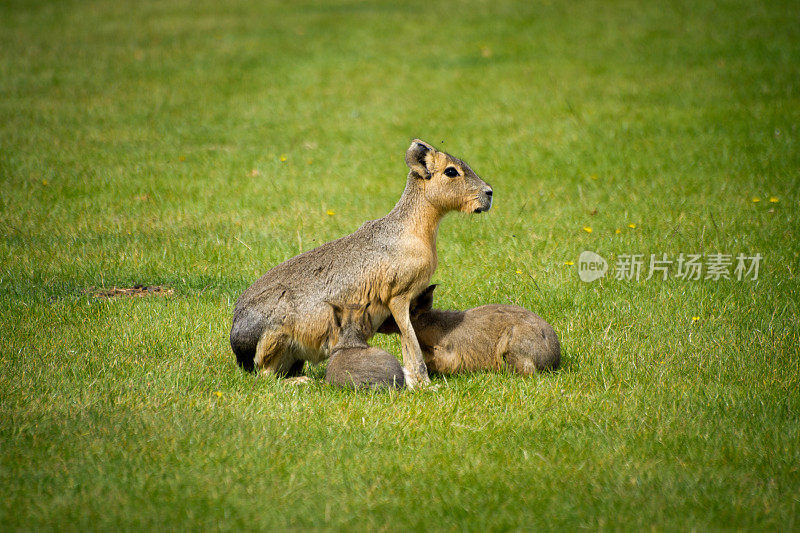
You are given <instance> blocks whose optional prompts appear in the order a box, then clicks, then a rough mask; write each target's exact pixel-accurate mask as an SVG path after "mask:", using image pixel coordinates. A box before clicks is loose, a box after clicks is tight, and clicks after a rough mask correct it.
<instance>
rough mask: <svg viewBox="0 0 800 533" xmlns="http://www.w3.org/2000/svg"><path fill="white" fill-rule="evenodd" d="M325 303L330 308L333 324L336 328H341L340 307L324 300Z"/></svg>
mask: <svg viewBox="0 0 800 533" xmlns="http://www.w3.org/2000/svg"><path fill="white" fill-rule="evenodd" d="M325 303H326V304H328V306H329V307H330V308H331V311H332V313H333V324H334V325H335V326H336V327H337V328H341V327H342V306H341V305H339V304H338V303H336V302H330V301H328V300H325Z"/></svg>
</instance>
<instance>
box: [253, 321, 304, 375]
mask: <svg viewBox="0 0 800 533" xmlns="http://www.w3.org/2000/svg"><path fill="white" fill-rule="evenodd" d="M288 347H289V341H288V339H287V337H286V335H284V334H283V333H280V332H267V333H264V335H263V336H262V337H261V339H260V340H259V341H258V346H257V347H256V355H255V358H254V362H255V368H256V369H258V371H259V372H260V373H261V374H275V375H276V376H285V375H286V374H287V373H289V372H290V371H292V370H295V371H296V370H297V369H296V363H298V361H296V360H295V358H294V356H293V354H292V353H291V350H288V349H287V348H288ZM299 363H300V364H301V366H300V370H302V363H303V361H299Z"/></svg>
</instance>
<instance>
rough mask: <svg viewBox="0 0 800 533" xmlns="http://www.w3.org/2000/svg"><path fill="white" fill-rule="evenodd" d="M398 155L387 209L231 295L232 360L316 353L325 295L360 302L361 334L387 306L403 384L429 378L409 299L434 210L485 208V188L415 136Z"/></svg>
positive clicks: (258, 364) (428, 257) (427, 255)
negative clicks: (400, 184) (402, 169)
mask: <svg viewBox="0 0 800 533" xmlns="http://www.w3.org/2000/svg"><path fill="white" fill-rule="evenodd" d="M406 164H407V165H408V168H409V169H410V172H409V173H408V178H407V180H406V187H405V190H404V191H403V194H402V196H401V197H400V200H399V201H398V202H397V205H395V206H394V208H393V209H392V210H391V211H390V212H389V214H387V215H386V216H384V217H383V218H379V219H377V220H371V221H368V222H365V223H364V224H363V225H362V226H361V227H360V228H358V229H357V230H356V231H355V232H354V233H352V234H350V235H347V236H345V237H342V238H340V239H337V240H335V241H331V242H328V243H325V244H323V245H322V246H320V247H318V248H315V249H313V250H309V251H307V252H305V253H302V254H300V255H298V256H295V257H293V258H291V259H289V260H287V261H285V262H283V263H281V264H279V265H277V266H275V267H273V268H272V269H271V270H270V271H268V272H267V273H266V274H264V275H263V276H262V277H261V278H260V279H258V280H257V281H256V282H255V283H253V285H251V286H250V287H249V288H248V289H247V290H246V291H245V292H244V293H243V294H242V295H241V296H240V297H239V300H238V301H237V302H236V307H235V309H234V312H233V327H232V328H231V336H230V340H231V347H232V348H233V352H234V353H235V354H236V359H237V360H238V362H239V364H240V365H241V366H242V367H244V368H246V369H248V370H253V369H257V370H260V371H262V372H269V373H275V374H278V375H282V376H292V375H298V374H299V373H300V372H301V371H302V368H303V363H304V361H311V362H312V363H318V362H320V361H322V360H324V359H326V358H327V357H328V356H329V354H330V349H331V348H332V347H333V345H334V344H335V343H336V338H335V337H336V333H335V331H336V328H335V327H333V326H332V324H333V317H332V311H331V306H330V305H328V304H327V303H326V302H331V301H335V302H342V303H345V304H350V305H362V306H365V307H366V309H368V312H369V319H370V321H371V323H372V330H371V332H370V335H372V334H374V333H375V330H376V329H377V327H378V326H379V325H380V324H381V323H383V321H384V320H385V319H386V318H388V317H389V315H390V314H391V316H392V317H393V318H394V320H395V322H396V324H397V328H398V330H399V332H400V343H401V350H402V354H403V365H404V367H405V371H406V386H408V387H409V388H414V387H417V386H421V385H426V384H428V383H429V382H430V380H429V378H428V372H427V368H426V367H425V361H424V360H423V357H422V352H421V351H420V346H419V343H418V341H417V336H416V335H415V334H414V329H413V327H412V325H411V319H410V317H409V304H410V303H411V301H412V300H413V299H414V298H415V297H416V296H417V295H418V294H420V293H421V292H422V291H423V290H424V289H425V288H426V287H427V286H428V283H429V282H430V279H431V276H432V275H433V272H434V271H435V270H436V264H437V256H436V234H437V232H438V229H439V222H440V221H441V219H442V217H444V216H445V215H446V214H447V213H448V212H450V211H463V212H467V213H481V212H483V211H488V210H489V208H490V207H491V205H492V188H491V187H490V186H489V185H488V184H487V183H486V182H484V181H483V180H482V179H481V178H479V177H478V175H477V174H475V172H473V171H472V169H471V168H470V167H469V166H468V165H467V164H466V163H464V162H463V161H461V160H460V159H457V158H455V157H453V156H451V155H449V154H446V153H445V152H441V151H438V150H436V149H435V148H434V147H433V146H431V145H430V144H428V143H425V142H423V141H420V140H414V141H413V142H412V143H411V146H410V147H409V149H408V151H407V152H406ZM367 304H369V305H368V306H367Z"/></svg>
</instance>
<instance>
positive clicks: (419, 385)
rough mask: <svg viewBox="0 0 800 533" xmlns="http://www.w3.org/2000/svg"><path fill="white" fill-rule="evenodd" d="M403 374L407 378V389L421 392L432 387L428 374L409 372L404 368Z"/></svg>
mask: <svg viewBox="0 0 800 533" xmlns="http://www.w3.org/2000/svg"><path fill="white" fill-rule="evenodd" d="M403 374H405V378H406V387H407V388H409V389H411V390H420V389H424V388H427V387H430V386H431V378H429V377H428V375H427V374H419V373H413V372H409V371H408V370H407V369H406V368H403Z"/></svg>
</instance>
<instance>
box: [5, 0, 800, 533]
mask: <svg viewBox="0 0 800 533" xmlns="http://www.w3.org/2000/svg"><path fill="white" fill-rule="evenodd" d="M799 124H800V10H798V8H797V4H796V2H792V1H786V2H777V1H776V2H748V1H725V2H705V1H701V2H696V1H692V2H690V1H676V2H671V3H668V4H663V3H647V2H641V3H640V2H627V1H615V2H610V3H609V2H590V1H578V2H555V1H552V2H551V1H542V2H510V1H505V0H494V1H492V2H484V1H478V0H475V1H472V2H467V1H465V2H459V3H432V2H416V1H410V2H404V3H402V4H401V3H395V2H388V1H387V2H380V1H363V2H358V1H331V2H324V3H322V2H319V3H318V2H286V3H278V2H261V1H249V0H242V1H236V2H230V3H219V2H207V1H188V0H176V1H169V2H164V1H141V2H110V1H104V0H103V1H101V0H88V1H76V0H75V1H73V0H65V1H58V2H56V1H51V2H48V1H43V0H42V1H39V0H35V1H29V0H5V1H4V2H2V3H0V180H1V181H0V231H1V232H2V241H0V310H1V314H2V318H0V320H1V321H2V322H1V323H0V324H1V325H2V331H3V334H2V339H3V342H2V348H0V486H2V487H3V498H2V499H0V529H2V530H56V529H57V530H85V529H90V530H112V529H118V528H122V529H125V530H143V529H153V528H156V529H157V530H162V529H196V530H241V529H279V530H280V529H300V530H307V529H314V530H316V529H337V530H349V529H354V528H358V529H369V530H392V531H399V530H422V529H431V530H487V529H488V530H507V529H514V530H516V529H551V528H552V529H562V530H575V529H579V528H588V529H623V530H640V529H649V528H651V527H652V528H655V529H657V530H676V529H697V530H706V529H748V530H762V529H770V530H791V529H798V528H800V422H799V421H798V415H800V394H798V386H799V385H800V356H799V355H798V345H800V326H799V325H798V319H799V318H800V312H799V311H798V302H800V281H799V280H798V270H800V259H798V256H799V254H800V231H798V223H800V216H798V212H799V211H800V185H799V184H800V148H798V142H799V141H800V131H799V130H798V125H799ZM413 137H420V138H422V139H425V140H427V141H428V142H430V143H432V144H435V145H436V146H440V147H442V148H443V149H445V150H447V151H449V152H452V153H453V154H454V155H457V156H460V157H463V158H464V159H465V160H466V161H468V162H469V163H470V164H471V165H472V167H473V168H474V169H475V170H476V171H477V172H478V173H479V174H480V175H481V176H482V177H483V178H485V179H486V180H487V181H489V182H490V183H491V184H492V186H493V187H494V191H495V206H494V208H493V209H492V211H490V212H489V213H487V214H485V215H475V216H469V215H450V216H449V217H448V218H447V219H445V221H444V222H443V224H442V227H441V228H440V232H439V259H440V261H439V269H438V270H437V273H436V275H435V277H434V281H435V282H437V283H440V284H441V286H440V288H439V289H438V290H437V297H438V302H437V305H438V306H440V307H445V308H457V309H466V308H468V307H471V306H475V305H480V304H483V303H514V304H517V305H523V306H525V307H527V308H529V309H531V310H533V311H535V312H537V313H538V314H540V315H541V316H543V317H544V318H545V319H547V320H548V321H550V322H551V323H552V324H553V326H554V328H555V330H556V331H557V332H558V334H559V336H560V338H561V341H562V347H563V367H562V369H561V370H560V371H559V372H556V373H553V374H547V375H540V376H536V377H533V378H522V377H519V376H516V375H512V374H508V373H500V374H495V373H479V374H473V375H464V376H458V377H447V378H446V379H445V378H442V377H437V378H434V382H435V383H436V384H438V385H439V387H438V388H437V389H436V390H434V391H421V392H407V391H404V392H400V393H392V394H380V393H354V392H347V391H342V390H336V389H333V388H330V387H328V386H326V385H325V384H323V383H322V382H321V381H318V382H317V383H315V384H312V385H309V386H306V387H297V386H289V385H286V384H284V383H282V382H281V381H276V380H272V379H263V378H261V379H259V378H256V377H254V376H252V375H249V374H246V373H244V372H242V371H240V370H239V369H238V367H237V366H236V365H235V363H234V358H233V355H232V353H231V351H230V348H229V346H228V338H227V336H228V330H229V327H230V320H231V313H232V309H233V303H234V302H235V300H236V298H237V297H238V295H239V294H240V293H241V292H242V291H243V290H244V289H245V288H246V287H247V286H249V285H250V284H251V283H252V282H253V281H254V280H255V279H256V278H257V277H258V276H260V275H261V274H263V273H264V272H265V271H266V270H268V269H269V268H270V267H272V266H274V265H275V264H277V263H279V262H281V261H283V260H284V259H287V258H289V257H291V256H293V255H295V254H297V253H299V252H301V251H304V250H308V249H310V248H312V247H314V246H315V245H317V244H319V243H322V242H325V241H327V240H330V239H333V238H336V237H338V236H341V235H344V234H346V233H348V232H350V231H353V230H354V229H355V228H357V227H358V226H359V225H360V224H361V223H362V222H363V221H365V220H368V219H373V218H377V217H379V216H382V215H383V214H385V213H386V212H387V211H388V210H389V209H391V207H392V206H393V205H394V202H395V201H396V200H397V198H398V197H399V195H400V193H401V191H402V188H403V185H404V181H405V176H406V171H407V170H406V167H405V165H404V164H403V155H404V151H405V149H406V147H407V146H408V144H409V141H410V140H411V139H412V138H413ZM584 250H590V251H594V252H597V253H598V254H600V255H601V256H603V257H604V258H606V259H607V260H608V262H609V265H610V271H609V273H608V274H607V275H606V277H605V278H603V279H602V280H600V281H595V282H593V283H584V282H582V281H580V279H579V277H578V256H579V254H580V253H581V252H582V251H584ZM681 253H683V254H705V255H704V261H706V262H707V261H708V258H709V255H708V254H713V253H722V254H729V255H731V256H732V257H733V262H734V265H733V266H731V278H732V279H730V280H726V279H721V280H713V279H709V280H699V281H691V280H685V279H680V278H678V277H677V272H676V265H675V264H673V265H672V267H671V268H672V270H670V271H669V274H670V275H669V276H668V279H667V280H662V279H660V277H659V276H658V275H656V276H654V278H653V279H650V280H645V279H644V278H645V277H647V276H646V274H647V272H646V270H647V264H645V272H644V273H643V275H642V277H641V279H640V280H639V281H636V280H626V279H622V280H617V279H615V271H614V269H615V265H616V264H617V261H618V260H619V259H620V256H625V255H627V254H643V255H644V260H645V263H647V261H648V260H649V257H650V254H657V256H658V257H659V258H660V257H661V254H668V256H669V257H670V258H672V259H675V258H677V257H678V255H679V254H681ZM740 253H741V254H745V255H746V256H755V255H756V254H761V255H762V256H763V259H762V261H761V263H760V271H759V273H758V276H757V279H752V276H750V277H745V279H742V280H737V279H736V276H735V275H733V267H734V266H735V258H736V256H737V255H738V254H740ZM135 284H144V285H160V286H163V287H165V288H168V289H171V290H173V291H174V292H173V293H172V294H170V295H163V296H162V295H152V296H149V297H145V298H126V297H119V298H97V297H95V294H96V292H97V291H100V290H103V289H110V288H113V287H131V286H133V285H135ZM374 342H375V344H377V345H380V346H383V347H385V348H387V349H389V350H391V351H393V352H394V353H395V354H399V343H398V341H397V339H396V338H394V337H385V336H381V335H378V336H376V337H375V339H374ZM307 372H308V373H309V374H310V375H312V376H314V377H317V378H320V377H321V376H322V375H323V373H324V369H323V368H309V369H307Z"/></svg>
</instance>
